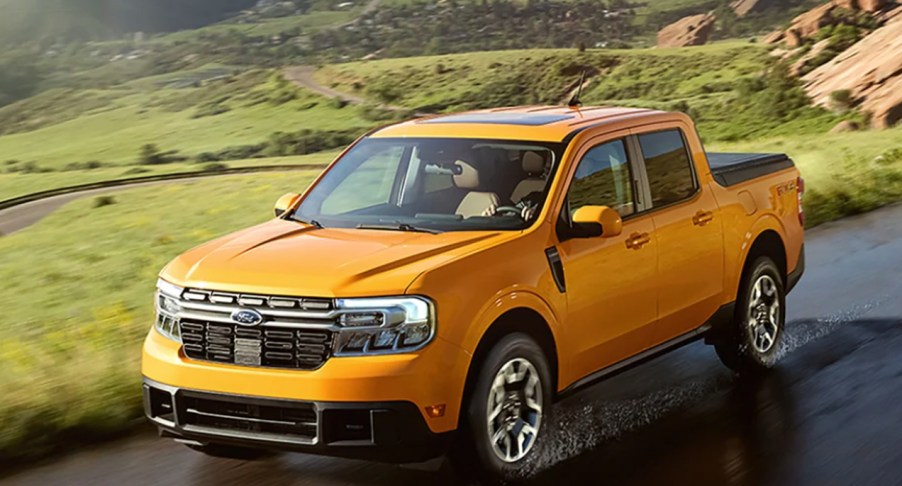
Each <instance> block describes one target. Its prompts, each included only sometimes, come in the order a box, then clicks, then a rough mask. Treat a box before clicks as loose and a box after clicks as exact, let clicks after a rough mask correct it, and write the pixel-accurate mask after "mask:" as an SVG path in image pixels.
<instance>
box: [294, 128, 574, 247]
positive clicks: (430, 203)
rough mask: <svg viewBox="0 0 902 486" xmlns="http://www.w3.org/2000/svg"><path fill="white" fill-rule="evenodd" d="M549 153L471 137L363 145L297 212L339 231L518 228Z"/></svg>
mask: <svg viewBox="0 0 902 486" xmlns="http://www.w3.org/2000/svg"><path fill="white" fill-rule="evenodd" d="M368 142H369V143H368ZM555 149H556V147H552V146H543V145H537V144H535V143H519V142H507V141H488V140H471V139H420V140H379V139H376V140H364V141H363V142H361V144H359V145H358V146H357V147H355V148H354V149H353V150H352V151H351V152H349V153H348V154H346V155H345V156H344V157H343V158H342V159H341V160H339V161H338V163H337V164H336V165H335V166H334V167H333V168H332V170H330V171H329V173H327V175H326V177H324V179H323V180H322V181H320V183H319V184H318V185H317V186H316V187H314V189H313V190H312V191H311V193H310V195H309V196H308V198H307V199H306V200H305V201H304V203H303V204H302V205H301V207H300V208H299V210H298V215H299V216H300V217H301V218H303V219H310V218H313V219H316V220H317V221H318V222H320V223H321V224H323V225H327V226H328V225H334V226H339V227H354V226H359V225H361V224H372V223H399V222H404V223H409V224H417V225H425V226H428V227H437V229H442V230H450V229H464V228H471V227H480V228H482V227H486V228H485V229H487V227H492V228H496V229H514V228H522V227H525V225H526V224H528V223H530V222H531V219H532V217H534V216H535V214H537V211H531V212H528V213H527V212H524V211H522V209H523V208H524V207H527V206H529V207H531V208H535V209H538V208H541V205H542V204H543V203H544V200H545V196H546V191H547V187H548V181H549V179H550V177H551V175H552V173H553V171H554V168H555V163H556V161H557V160H558V154H557V153H556V150H555ZM524 214H528V215H529V217H524ZM458 226H459V227H460V228H457V227H458Z"/></svg>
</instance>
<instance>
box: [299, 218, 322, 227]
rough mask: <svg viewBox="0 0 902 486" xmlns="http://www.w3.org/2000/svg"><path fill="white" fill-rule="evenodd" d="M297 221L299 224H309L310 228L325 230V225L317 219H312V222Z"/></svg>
mask: <svg viewBox="0 0 902 486" xmlns="http://www.w3.org/2000/svg"><path fill="white" fill-rule="evenodd" d="M295 221H297V222H299V223H304V224H309V225H310V226H314V227H316V228H317V229H323V224H322V223H320V222H319V221H317V220H315V219H311V220H310V221H306V220H303V219H300V218H297V219H295Z"/></svg>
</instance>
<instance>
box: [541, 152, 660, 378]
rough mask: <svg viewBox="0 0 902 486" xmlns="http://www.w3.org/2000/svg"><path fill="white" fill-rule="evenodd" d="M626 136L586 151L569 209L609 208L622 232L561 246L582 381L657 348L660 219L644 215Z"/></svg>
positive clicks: (572, 341)
mask: <svg viewBox="0 0 902 486" xmlns="http://www.w3.org/2000/svg"><path fill="white" fill-rule="evenodd" d="M629 147H630V144H629V143H628V139H627V138H626V135H625V134H624V136H623V138H616V139H614V140H611V139H610V136H606V137H605V138H597V139H595V140H593V141H590V142H589V143H587V144H586V146H585V147H584V148H583V150H582V151H581V154H580V155H579V158H578V160H579V162H578V164H577V166H576V169H575V171H574V172H573V175H572V177H571V180H570V185H569V188H568V191H567V200H566V202H565V207H564V211H566V213H565V217H566V218H567V221H569V216H572V214H573V213H574V212H575V211H576V210H578V209H579V208H581V207H583V206H608V207H611V208H612V209H615V210H617V211H618V212H619V213H620V215H621V217H622V218H623V233H621V234H620V235H618V236H615V237H610V238H604V237H592V238H574V239H568V240H566V241H562V242H560V245H559V248H560V256H561V261H562V263H563V266H564V274H565V275H566V281H567V290H566V295H567V301H568V305H567V307H568V317H567V324H566V325H567V336H568V339H569V341H570V343H569V344H570V349H571V350H573V353H572V356H573V361H572V366H573V370H574V372H575V373H576V376H580V377H582V376H586V375H589V374H591V373H593V372H595V371H597V370H599V369H602V368H605V367H607V366H610V365H612V364H614V363H617V362H618V361H621V360H623V359H626V358H629V357H631V356H633V355H635V354H636V353H638V352H641V351H643V350H644V349H646V348H648V347H649V346H651V345H652V344H653V338H654V336H653V332H652V331H653V324H654V322H655V321H656V320H657V317H658V314H657V298H658V295H657V287H656V284H655V276H656V272H657V252H658V247H657V242H656V240H655V227H654V221H653V219H652V218H651V216H647V215H644V214H642V212H641V211H642V205H641V204H640V201H638V200H637V198H636V194H635V192H636V191H635V190H634V188H636V187H641V186H640V185H639V184H638V179H637V177H636V176H635V174H638V172H637V171H636V170H635V169H634V165H633V160H635V159H632V158H631V157H630V156H629V153H630V150H631V149H630V148H629Z"/></svg>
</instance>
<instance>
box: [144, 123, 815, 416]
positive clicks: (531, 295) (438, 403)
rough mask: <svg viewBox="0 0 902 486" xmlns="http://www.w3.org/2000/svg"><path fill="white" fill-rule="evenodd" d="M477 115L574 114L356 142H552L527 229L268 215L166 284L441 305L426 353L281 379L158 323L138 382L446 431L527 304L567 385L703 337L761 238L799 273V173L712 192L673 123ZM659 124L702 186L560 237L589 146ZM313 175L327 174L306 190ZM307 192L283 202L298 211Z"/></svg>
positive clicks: (683, 129)
mask: <svg viewBox="0 0 902 486" xmlns="http://www.w3.org/2000/svg"><path fill="white" fill-rule="evenodd" d="M486 113H487V114H498V113H501V114H505V116H519V117H523V118H524V119H527V120H528V119H529V117H532V116H539V115H548V116H550V117H554V116H562V117H566V118H565V119H562V120H557V121H553V122H548V123H544V124H531V125H523V124H515V123H479V122H478V121H466V120H464V121H461V122H454V123H451V122H448V123H442V122H441V120H442V118H441V117H437V118H435V117H434V118H427V119H421V120H414V121H410V122H406V123H401V124H398V125H393V126H391V127H387V128H384V129H381V130H379V131H376V132H374V133H372V134H369V135H368V136H367V137H366V138H370V139H374V140H379V139H398V138H434V137H443V138H464V139H469V138H480V139H487V140H502V141H503V140H515V141H535V142H549V143H552V142H553V143H559V144H562V146H563V147H564V149H562V157H561V159H560V160H559V164H558V166H557V170H556V171H555V172H554V174H553V176H552V177H551V180H550V182H549V184H548V188H547V199H546V202H545V203H544V205H543V206H542V207H541V209H540V211H539V212H538V214H537V216H536V218H535V220H534V222H533V223H532V224H531V225H530V226H529V227H528V228H526V229H522V230H509V231H447V232H444V233H441V234H429V233H420V232H406V231H380V230H374V229H354V228H344V229H343V228H333V227H327V228H318V227H316V226H314V225H310V224H303V223H300V222H297V221H289V220H285V219H278V218H277V219H274V220H271V221H269V222H266V223H263V224H260V225H257V226H255V227H252V228H249V229H245V230H242V231H239V232H237V233H234V234H232V235H228V236H225V237H222V238H220V239H218V240H215V241H212V242H210V243H207V244H205V245H202V246H200V247H197V248H195V249H192V250H190V251H188V252H186V253H185V254H183V255H181V256H179V257H177V258H176V259H175V260H173V261H172V262H171V263H170V264H169V265H168V266H167V267H166V268H165V269H164V270H163V271H162V272H161V275H160V277H161V279H162V280H164V281H166V282H169V283H170V284H173V285H176V286H180V287H184V288H190V289H199V290H210V291H218V292H226V293H234V294H255V295H270V296H296V297H312V298H320V299H346V298H361V297H382V296H422V297H425V298H428V299H429V300H430V301H431V302H432V303H434V309H432V312H433V313H434V315H433V317H432V318H433V319H434V323H435V337H434V338H432V339H431V341H430V342H429V343H428V344H427V345H425V346H424V347H422V348H421V349H416V350H414V351H410V352H407V353H399V354H386V355H367V356H332V357H331V358H329V359H328V360H327V361H325V363H323V364H322V366H321V367H319V368H317V369H314V370H292V369H273V368H264V367H254V366H243V365H237V364H220V363H213V362H208V361H202V360H195V359H191V358H188V357H186V354H185V353H184V351H183V350H182V344H180V343H179V342H177V341H175V340H173V339H169V338H167V337H164V336H163V335H162V334H160V332H158V331H156V330H151V332H150V335H149V336H148V337H147V340H146V342H145V346H144V358H143V374H144V375H145V377H146V378H147V379H149V380H152V381H153V382H157V383H160V384H163V385H166V386H170V387H178V388H180V389H186V390H199V391H204V392H211V393H218V394H225V395H236V396H243V397H258V398H270V399H285V400H299V401H313V402H330V403H334V402H347V403H367V402H406V403H412V404H413V405H415V407H416V409H417V410H419V412H420V414H421V415H422V420H423V421H424V422H425V424H426V425H427V426H428V428H429V430H430V431H432V432H434V433H443V432H450V431H454V430H455V429H457V427H458V420H459V418H460V414H461V410H462V409H463V408H464V407H465V406H466V403H464V400H465V396H466V395H465V389H466V387H467V383H468V380H472V379H473V373H474V366H473V365H474V364H475V362H474V360H473V358H474V356H475V355H477V354H478V349H479V346H480V343H481V342H482V341H483V339H484V338H485V336H487V335H488V334H490V329H491V328H492V326H493V325H495V324H496V323H498V322H499V319H501V318H502V317H503V316H505V315H506V314H509V313H510V312H512V311H516V310H526V311H528V312H529V313H530V315H533V316H536V318H537V319H540V320H541V321H542V322H543V325H544V326H546V328H547V334H548V335H549V336H551V338H552V341H551V343H550V344H549V349H548V352H549V353H550V354H553V356H550V357H549V359H550V360H553V361H554V363H553V369H554V371H555V373H556V376H555V377H554V378H555V387H556V391H559V392H560V391H564V390H567V389H568V387H571V385H574V384H577V383H579V382H580V380H584V379H586V378H587V377H589V376H591V375H592V374H593V373H597V372H599V371H600V370H604V369H605V368H608V367H611V366H614V365H616V364H617V363H620V362H623V361H624V360H628V359H630V358H632V357H634V356H636V355H638V354H640V353H642V352H643V351H646V350H649V349H651V348H654V347H655V346H658V345H661V344H662V343H665V342H667V341H669V340H672V339H674V338H677V337H679V336H682V335H685V334H687V333H691V332H693V331H695V330H697V329H700V328H702V326H703V325H705V324H706V322H707V321H708V320H709V319H711V318H712V316H713V315H714V314H715V313H716V312H717V311H718V310H719V309H721V308H722V307H723V306H726V305H728V304H730V303H732V302H734V301H736V299H737V292H738V288H739V284H740V279H741V276H742V271H743V267H744V265H745V263H746V258H747V256H748V253H749V250H750V249H751V246H752V244H753V243H754V242H755V241H756V239H757V238H758V237H759V236H760V235H762V234H763V233H765V232H773V233H775V234H776V235H777V236H779V238H780V240H781V241H782V243H783V245H784V247H785V255H782V257H783V258H784V259H785V268H784V269H783V270H784V272H785V273H786V276H788V274H790V273H792V272H793V271H794V270H796V269H797V268H800V267H799V265H800V262H801V258H802V251H803V239H804V232H803V228H802V225H801V224H800V222H799V208H798V197H797V194H796V191H797V190H798V188H797V187H796V188H795V190H792V187H793V185H794V184H795V183H796V181H797V179H798V177H799V173H798V171H797V170H796V169H795V168H794V167H790V168H786V169H784V170H779V171H776V172H772V173H767V174H764V175H762V176H758V177H751V178H749V179H748V180H746V181H743V182H739V183H736V184H733V185H722V184H721V183H719V182H718V181H717V180H716V179H715V177H714V175H713V174H712V169H711V168H710V167H709V163H708V156H707V154H706V153H705V151H704V149H703V147H702V144H701V142H700V140H699V139H698V136H697V134H696V130H695V127H694V124H693V123H692V121H691V120H690V119H689V118H688V117H687V116H685V115H682V114H675V113H664V112H659V111H652V110H638V109H626V108H610V107H597V108H582V109H574V108H568V107H549V108H542V107H522V108H513V109H504V110H492V111H484V112H475V113H474V116H482V115H483V114H486ZM666 130H678V131H679V132H680V133H682V135H683V137H684V139H685V142H686V147H687V151H688V154H689V155H690V156H691V159H690V163H691V164H692V169H693V171H694V178H695V179H694V180H695V183H696V189H697V190H696V192H695V193H694V194H692V195H691V196H689V197H687V198H685V199H683V200H681V201H679V202H676V203H674V204H670V205H667V206H663V207H654V206H652V205H651V204H650V201H644V202H642V201H640V203H639V204H640V205H639V206H637V208H638V209H641V210H637V211H636V212H635V213H634V214H631V215H628V216H625V217H624V218H623V226H622V232H621V233H620V234H618V235H616V236H610V237H591V238H562V237H561V234H560V232H559V230H558V225H559V218H560V215H561V214H562V211H565V209H566V206H565V204H567V193H568V188H570V187H571V184H572V183H573V180H574V178H575V177H576V174H577V166H578V164H579V162H580V160H582V159H583V157H584V156H585V155H586V153H587V151H588V150H589V149H591V148H592V147H596V146H598V145H599V144H603V143H605V142H608V141H612V140H621V139H622V140H626V141H627V142H628V143H629V144H631V143H633V138H634V137H636V136H638V135H642V134H645V133H654V132H660V131H666ZM636 143H638V142H636ZM630 150H632V148H631V149H630ZM630 153H632V151H631V152H630ZM340 159H341V157H339V160H340ZM336 163H337V162H336ZM336 163H333V165H332V166H331V167H330V168H329V169H327V173H328V171H330V170H334V168H335V164H336ZM633 163H635V161H633ZM322 181H323V176H321V177H320V179H318V181H317V182H315V183H314V186H315V185H316V184H319V183H322ZM634 182H637V183H636V185H634V186H633V189H632V190H633V191H636V193H637V194H640V195H641V194H645V193H644V192H643V190H642V187H641V185H640V184H639V182H642V181H641V178H638V179H636V181H634ZM311 187H313V186H311ZM310 190H311V189H308V191H307V193H305V194H304V195H302V196H301V197H300V198H297V199H291V198H286V199H284V200H283V201H287V202H289V203H291V204H293V205H294V208H296V207H297V206H298V205H300V204H303V202H304V199H305V198H306V197H307V196H308V195H309V194H310ZM639 199H641V198H639ZM282 204H286V202H283V203H282ZM643 204H644V206H643ZM643 207H644V209H643ZM288 209H289V210H290V209H292V208H288ZM549 249H554V250H555V251H556V254H557V256H558V257H559V259H560V262H561V268H562V269H563V272H562V273H563V278H564V288H562V285H561V282H559V281H557V280H556V277H557V275H556V274H555V269H554V266H553V265H550V264H549V263H550V258H551V257H550V256H549V253H548V250H549ZM427 407H444V414H442V415H441V416H437V417H430V416H429V414H427V412H426V410H427ZM436 409H438V408H436Z"/></svg>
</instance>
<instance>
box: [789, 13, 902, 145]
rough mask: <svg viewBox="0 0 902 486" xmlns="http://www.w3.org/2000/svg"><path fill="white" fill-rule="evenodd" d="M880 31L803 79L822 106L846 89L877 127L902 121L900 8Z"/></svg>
mask: <svg viewBox="0 0 902 486" xmlns="http://www.w3.org/2000/svg"><path fill="white" fill-rule="evenodd" d="M894 12H896V13H897V14H896V15H893V16H890V20H889V21H888V22H887V23H886V24H885V25H884V26H883V27H880V28H879V29H877V30H875V31H874V32H872V33H871V34H870V35H868V36H867V37H865V38H864V39H862V40H861V41H860V42H858V43H857V44H855V45H853V46H852V47H850V48H849V49H848V50H846V51H845V52H843V53H842V54H840V55H838V56H836V58H834V59H833V60H832V61H830V62H828V63H827V64H824V65H823V66H821V67H819V68H817V69H815V70H814V71H812V72H810V73H809V74H808V75H806V76H805V77H803V78H802V80H803V81H804V82H805V91H806V92H807V93H808V95H809V96H810V97H811V98H812V99H813V100H814V101H815V103H817V104H819V105H823V106H829V103H830V95H831V94H832V93H833V92H835V91H839V90H849V91H850V92H851V94H852V98H853V99H854V100H855V101H856V102H857V103H858V104H859V108H860V109H861V110H863V111H867V112H870V113H871V114H872V123H873V125H874V126H875V127H877V128H886V127H890V126H893V125H895V124H896V123H898V122H899V121H902V7H899V8H897V9H896V10H895V11H894Z"/></svg>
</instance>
